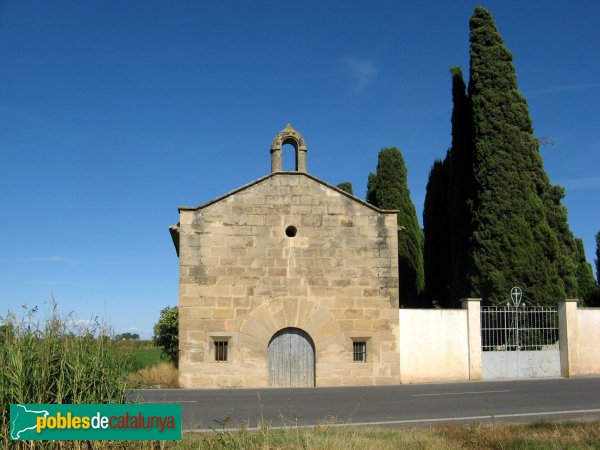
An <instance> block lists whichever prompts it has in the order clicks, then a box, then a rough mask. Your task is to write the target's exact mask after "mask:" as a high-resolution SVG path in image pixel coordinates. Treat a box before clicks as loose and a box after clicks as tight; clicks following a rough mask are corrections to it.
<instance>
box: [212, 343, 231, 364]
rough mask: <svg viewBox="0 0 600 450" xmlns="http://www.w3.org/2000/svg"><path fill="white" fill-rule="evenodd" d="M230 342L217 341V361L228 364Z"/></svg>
mask: <svg viewBox="0 0 600 450" xmlns="http://www.w3.org/2000/svg"><path fill="white" fill-rule="evenodd" d="M228 347H229V342H227V341H215V361H217V362H227V350H228Z"/></svg>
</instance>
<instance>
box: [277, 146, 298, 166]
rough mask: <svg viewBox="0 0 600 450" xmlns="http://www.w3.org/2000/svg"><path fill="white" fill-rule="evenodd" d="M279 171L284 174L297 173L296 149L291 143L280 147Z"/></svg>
mask: <svg viewBox="0 0 600 450" xmlns="http://www.w3.org/2000/svg"><path fill="white" fill-rule="evenodd" d="M281 169H282V170H283V171H284V172H292V171H294V172H295V171H298V148H297V146H296V145H294V143H292V142H291V141H288V142H284V143H283V145H282V146H281Z"/></svg>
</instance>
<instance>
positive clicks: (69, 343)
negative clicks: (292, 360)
mask: <svg viewBox="0 0 600 450" xmlns="http://www.w3.org/2000/svg"><path fill="white" fill-rule="evenodd" d="M109 336H110V330H109V329H108V328H107V327H106V326H104V325H103V324H102V323H100V322H98V320H96V319H93V320H91V321H83V322H82V321H75V320H73V317H72V316H71V315H66V316H65V315H61V314H59V313H58V312H57V309H56V305H54V308H53V310H52V312H51V315H50V317H48V318H46V319H45V320H43V321H40V320H38V319H37V309H35V308H34V309H31V310H26V311H25V315H24V317H23V318H22V319H20V320H18V319H17V318H16V316H15V315H13V314H11V313H8V314H7V316H6V317H4V318H2V319H1V320H0V368H1V370H0V405H1V409H0V436H8V434H9V419H10V418H9V408H8V405H9V404H11V403H22V404H26V403H30V404H45V403H124V402H125V390H126V387H127V382H128V379H127V376H128V374H129V372H130V371H131V360H130V359H129V358H128V357H127V355H124V354H123V353H122V352H120V351H119V350H118V349H117V348H116V347H115V345H114V342H113V341H112V340H111V339H110V338H109ZM3 439H4V440H6V438H3ZM9 444H10V441H8V442H7V443H6V444H5V448H8V446H9ZM26 444H27V443H19V444H18V445H17V444H15V445H14V446H11V448H52V446H51V444H48V445H45V444H44V443H40V444H36V445H35V446H30V445H26Z"/></svg>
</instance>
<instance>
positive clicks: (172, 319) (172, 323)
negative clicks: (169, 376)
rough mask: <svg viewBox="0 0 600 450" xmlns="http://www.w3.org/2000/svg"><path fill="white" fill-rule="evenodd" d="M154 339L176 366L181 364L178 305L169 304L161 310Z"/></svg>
mask: <svg viewBox="0 0 600 450" xmlns="http://www.w3.org/2000/svg"><path fill="white" fill-rule="evenodd" d="M152 340H153V341H154V344H155V345H156V346H157V347H160V348H161V349H162V352H163V353H164V354H165V355H166V356H167V357H168V358H169V360H170V361H171V362H172V363H173V364H175V366H178V365H179V308H178V307H177V306H167V307H165V308H163V309H162V310H161V311H160V317H159V318H158V322H156V324H155V325H154V336H153V337H152Z"/></svg>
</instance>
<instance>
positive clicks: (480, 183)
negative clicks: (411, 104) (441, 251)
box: [467, 7, 573, 304]
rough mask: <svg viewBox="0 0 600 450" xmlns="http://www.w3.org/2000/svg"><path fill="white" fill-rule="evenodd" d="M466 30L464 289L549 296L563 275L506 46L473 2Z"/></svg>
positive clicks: (493, 295)
mask: <svg viewBox="0 0 600 450" xmlns="http://www.w3.org/2000/svg"><path fill="white" fill-rule="evenodd" d="M470 31H471V33H470V41H471V47H470V57H471V67H470V80H469V88H468V93H469V100H470V112H471V120H472V126H473V130H472V131H473V135H472V145H473V176H474V198H473V214H472V237H471V243H472V245H473V247H472V252H471V261H470V264H469V272H468V280H467V281H468V282H469V283H470V285H471V293H472V295H477V296H481V297H483V298H484V299H485V300H487V301H490V302H491V303H501V302H504V301H506V298H507V296H508V293H509V291H510V288H511V286H514V285H519V286H521V287H522V288H523V291H524V296H525V298H526V299H527V301H528V302H529V303H530V304H531V303H537V304H549V303H556V302H557V301H559V300H561V299H563V298H565V296H566V289H565V288H566V286H565V285H566V284H567V283H566V282H565V281H566V278H565V277H566V275H565V276H562V277H561V276H560V275H559V265H560V264H559V256H560V244H559V242H558V237H557V235H556V232H555V230H554V229H553V228H552V227H551V226H550V224H549V223H548V220H547V219H546V213H547V210H546V207H547V205H546V204H545V202H544V198H543V197H544V195H545V193H546V192H548V189H547V187H548V186H549V183H548V182H547V176H546V175H545V172H544V169H543V165H542V159H541V156H540V154H539V148H538V142H537V140H536V139H535V137H534V135H533V127H532V123H531V119H530V117H529V112H528V107H527V102H526V101H525V99H524V98H523V97H522V95H521V94H520V93H519V91H518V87H517V80H516V75H515V69H514V66H513V64H512V54H511V53H510V51H509V50H508V49H507V48H506V47H505V46H504V45H503V43H502V38H501V36H500V34H499V33H498V31H497V29H496V25H495V23H494V19H493V17H492V15H491V14H490V13H489V12H488V11H487V10H486V9H484V8H482V7H477V8H475V12H474V14H473V16H472V17H471V20H470ZM569 276H573V274H572V273H571V274H569ZM567 281H568V280H567Z"/></svg>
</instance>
